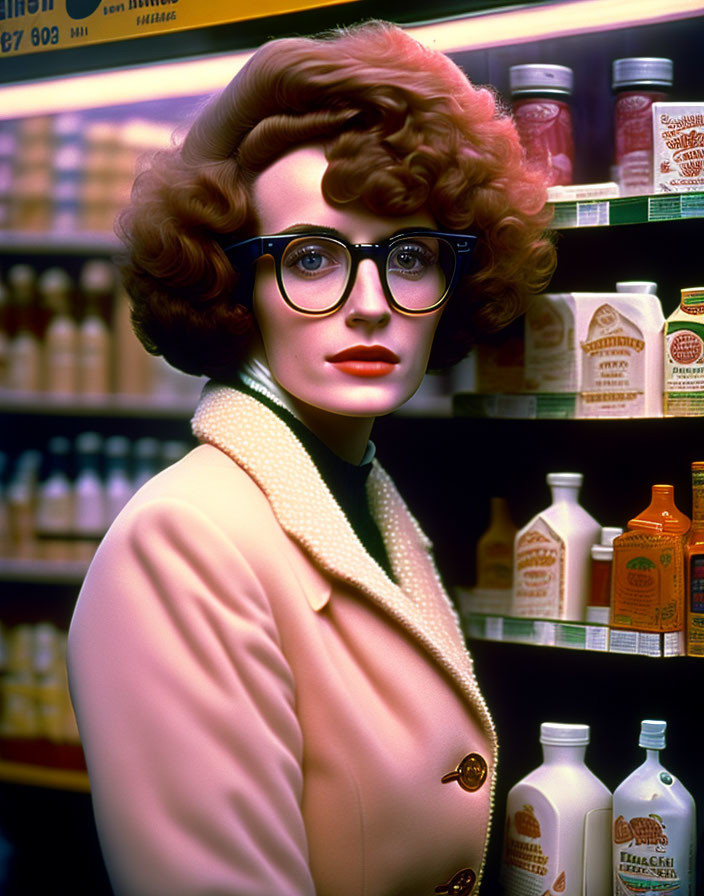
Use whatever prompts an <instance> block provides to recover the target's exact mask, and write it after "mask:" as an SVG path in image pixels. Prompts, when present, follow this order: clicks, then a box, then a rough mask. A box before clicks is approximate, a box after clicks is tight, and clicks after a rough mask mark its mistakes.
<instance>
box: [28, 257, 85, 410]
mask: <svg viewBox="0 0 704 896" xmlns="http://www.w3.org/2000/svg"><path fill="white" fill-rule="evenodd" d="M38 287H39V295H40V297H41V301H42V305H43V309H44V311H45V312H46V313H47V315H48V321H49V322H48V324H47V327H46V329H45V331H44V338H43V340H42V355H43V362H42V379H43V389H44V392H46V393H47V394H49V395H56V396H63V397H67V396H72V395H76V393H77V392H78V364H77V359H78V326H77V324H76V319H75V316H74V302H73V282H72V281H71V278H70V277H69V276H68V274H67V273H66V271H65V270H64V269H63V268H58V267H53V268H48V269H47V270H45V271H44V272H43V273H42V274H41V275H40V277H39V281H38Z"/></svg>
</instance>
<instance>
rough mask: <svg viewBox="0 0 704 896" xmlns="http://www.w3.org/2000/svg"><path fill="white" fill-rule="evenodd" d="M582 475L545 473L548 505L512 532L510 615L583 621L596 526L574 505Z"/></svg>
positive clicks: (597, 527) (579, 507)
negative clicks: (513, 542)
mask: <svg viewBox="0 0 704 896" xmlns="http://www.w3.org/2000/svg"><path fill="white" fill-rule="evenodd" d="M582 479H583V477H582V474H581V473H548V476H547V482H548V485H549V486H550V488H551V490H552V504H551V505H550V507H548V508H547V509H546V510H543V511H542V512H541V513H539V514H537V516H535V517H534V518H533V519H532V520H531V521H530V522H529V523H528V524H527V525H526V526H524V527H523V528H522V529H520V530H519V531H518V533H517V534H516V541H515V547H514V561H513V562H514V567H513V570H514V571H513V604H512V613H513V615H514V616H528V617H531V618H533V619H571V620H574V621H578V622H583V621H584V617H585V611H586V606H587V602H588V599H589V565H590V556H591V555H590V551H591V546H592V545H593V544H594V542H596V541H597V540H598V538H599V537H600V534H601V526H600V525H599V523H598V522H597V521H596V520H595V519H594V517H592V516H591V515H590V514H589V513H587V511H586V510H585V509H584V508H583V507H582V506H581V505H580V504H579V503H578V497H579V489H580V487H581V485H582Z"/></svg>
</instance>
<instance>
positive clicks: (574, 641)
mask: <svg viewBox="0 0 704 896" xmlns="http://www.w3.org/2000/svg"><path fill="white" fill-rule="evenodd" d="M461 616H462V624H463V628H464V632H465V634H466V636H467V637H468V638H469V639H470V640H471V639H476V640H480V641H499V642H504V643H510V644H532V645H534V646H537V647H563V648H567V649H570V650H583V651H588V652H590V653H593V652H597V653H618V654H626V655H629V656H647V657H659V658H668V659H669V658H671V657H682V656H685V648H684V633H683V632H665V633H658V632H635V631H625V630H620V629H610V628H609V627H608V626H606V625H596V624H591V623H582V622H562V621H557V620H554V619H528V618H518V617H515V616H495V615H489V614H483V613H467V612H464V613H462V614H461Z"/></svg>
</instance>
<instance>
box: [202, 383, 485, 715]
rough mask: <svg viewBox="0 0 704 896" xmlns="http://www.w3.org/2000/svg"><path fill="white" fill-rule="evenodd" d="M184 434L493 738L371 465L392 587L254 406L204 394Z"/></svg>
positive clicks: (451, 628)
mask: <svg viewBox="0 0 704 896" xmlns="http://www.w3.org/2000/svg"><path fill="white" fill-rule="evenodd" d="M193 432H194V434H195V435H196V437H197V438H198V439H200V440H201V441H202V442H207V443H210V444H212V445H215V446H216V447H218V448H220V450H222V451H224V452H225V453H227V454H228V455H230V457H232V458H233V460H235V461H236V462H237V464H238V465H239V466H241V467H242V468H243V469H244V470H246V471H247V473H248V474H249V475H250V476H251V477H252V479H254V481H255V482H256V483H257V484H258V485H259V487H260V488H261V489H262V491H263V492H264V493H265V494H266V496H267V498H268V500H269V502H270V504H271V507H272V509H273V511H274V513H275V515H276V517H277V519H278V521H279V523H280V525H281V526H282V528H283V529H284V530H285V531H286V532H287V533H288V535H289V536H290V537H291V538H293V539H294V540H295V541H296V542H297V543H298V544H299V545H300V546H301V547H302V548H303V549H304V550H305V551H306V552H307V553H308V554H309V555H310V556H311V557H312V558H313V560H314V561H315V562H316V564H317V565H318V566H319V567H320V568H322V569H323V570H325V571H326V572H328V573H330V574H331V575H333V576H335V577H336V578H338V579H341V580H342V581H344V582H347V583H348V584H350V585H352V586H353V587H355V588H357V589H358V590H359V591H361V592H362V593H364V594H365V595H367V597H369V598H370V599H371V600H372V601H374V602H375V603H376V604H377V605H378V606H379V607H381V608H382V609H383V610H384V611H385V612H387V613H388V614H389V615H390V616H392V617H393V618H394V619H395V620H396V621H397V622H398V623H399V624H400V625H402V626H403V627H404V628H405V629H406V630H407V631H409V632H410V633H411V634H412V635H413V636H414V637H415V638H416V639H417V640H418V641H420V643H421V644H423V646H424V647H425V648H426V649H427V650H428V652H429V653H430V654H431V655H432V656H433V657H434V658H435V660H436V661H437V662H438V663H439V664H440V665H441V666H442V667H443V668H444V669H445V671H446V672H448V673H449V674H450V675H451V676H452V678H453V679H454V680H455V681H456V682H457V683H458V684H459V685H460V687H461V689H462V690H463V691H464V692H465V693H466V694H467V695H468V696H469V697H471V699H472V701H473V702H474V704H475V706H476V707H477V709H478V710H479V712H480V714H481V715H482V716H484V717H485V721H486V723H487V725H488V727H489V728H490V729H491V728H493V726H492V724H491V719H490V717H489V713H488V710H487V709H486V705H485V704H484V700H483V698H482V697H481V694H480V693H479V690H478V687H477V684H476V681H475V679H474V673H473V669H472V661H471V658H470V656H469V654H468V653H467V651H466V649H465V646H464V638H463V636H462V633H461V629H460V626H459V621H458V618H457V614H456V613H455V611H454V609H453V607H452V605H451V603H450V600H449V598H448V597H447V594H446V592H445V590H444V589H443V587H442V584H441V582H440V579H439V576H438V573H437V570H436V568H435V565H434V562H433V559H432V556H431V553H430V543H429V541H428V539H427V538H426V536H425V535H424V534H423V532H422V531H421V529H420V527H419V525H418V523H417V522H416V520H415V519H414V518H413V516H412V515H411V513H410V512H409V510H408V508H407V507H406V505H405V503H404V501H403V500H402V499H401V497H400V495H399V494H398V492H397V490H396V488H395V486H394V484H393V482H392V481H391V479H390V477H389V476H388V475H387V474H386V473H385V472H384V470H383V469H382V467H381V466H380V465H379V464H378V463H377V462H376V461H374V464H373V467H372V471H371V473H370V476H369V478H368V480H367V496H368V500H369V503H370V508H371V512H372V515H373V516H374V518H375V520H376V522H377V525H378V526H379V529H380V531H381V534H382V537H383V539H384V543H385V545H386V549H387V553H388V556H389V561H390V563H391V566H392V569H393V571H394V575H395V577H396V579H397V581H398V584H396V582H393V581H392V580H391V579H390V578H389V577H388V576H387V575H386V573H385V572H384V570H383V569H382V568H381V567H380V566H379V564H378V563H377V562H376V561H375V560H374V559H373V557H372V556H371V555H370V554H369V553H368V552H367V551H366V550H365V548H364V545H363V544H362V542H361V541H360V540H359V538H358V536H357V534H356V533H355V531H354V529H353V528H352V527H351V525H350V524H349V522H348V520H347V518H346V517H345V515H344V513H343V512H342V510H341V508H340V506H339V505H338V503H337V502H336V501H335V499H334V497H333V495H332V493H331V492H330V490H329V489H328V487H327V485H326V484H325V482H324V481H323V479H322V478H321V476H320V475H319V473H318V470H317V469H316V467H315V465H314V463H313V461H312V460H311V458H310V456H309V455H308V453H307V451H305V449H304V448H303V446H302V445H301V443H300V442H299V441H298V439H297V438H296V436H295V435H294V433H293V432H292V431H291V430H290V429H289V427H288V426H286V424H285V423H284V422H283V421H282V420H280V419H279V418H278V417H277V416H276V415H275V414H273V413H272V412H271V411H270V410H268V408H266V407H265V406H264V405H262V404H261V403H260V402H259V401H257V400H256V399H255V398H252V397H251V396H249V395H246V394H244V393H242V392H239V391H237V390H236V389H234V388H231V387H228V386H218V385H212V384H211V385H208V386H207V387H206V389H205V390H204V393H203V397H202V399H201V401H200V404H199V405H198V408H197V410H196V413H195V415H194V418H193Z"/></svg>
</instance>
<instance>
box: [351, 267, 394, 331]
mask: <svg viewBox="0 0 704 896" xmlns="http://www.w3.org/2000/svg"><path fill="white" fill-rule="evenodd" d="M345 318H346V321H347V323H348V325H349V326H361V325H371V326H373V327H378V326H384V325H385V324H386V323H388V321H389V320H390V318H391V308H390V306H389V303H388V301H387V300H386V296H385V295H384V289H383V287H382V285H381V277H380V275H379V271H378V269H377V267H376V264H375V263H374V262H373V261H372V260H371V259H370V258H365V259H363V260H362V261H360V263H359V266H358V267H357V276H356V278H355V282H354V285H353V286H352V291H351V292H350V294H349V296H348V297H347V301H346V302H345Z"/></svg>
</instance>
